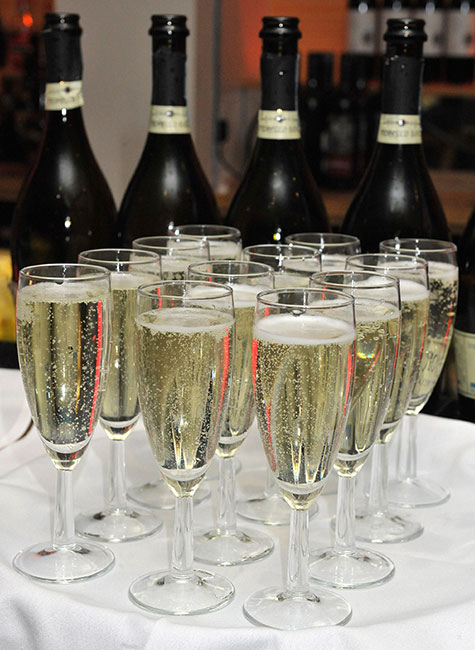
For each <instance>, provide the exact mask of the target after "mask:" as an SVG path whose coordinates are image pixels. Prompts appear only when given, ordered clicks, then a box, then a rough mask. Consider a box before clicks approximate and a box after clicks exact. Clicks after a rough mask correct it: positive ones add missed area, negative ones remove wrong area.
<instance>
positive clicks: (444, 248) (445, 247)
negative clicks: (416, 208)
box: [379, 237, 457, 253]
mask: <svg viewBox="0 0 475 650" xmlns="http://www.w3.org/2000/svg"><path fill="white" fill-rule="evenodd" d="M390 242H395V244H397V243H398V242H399V243H401V247H396V246H395V247H394V248H390ZM404 242H405V243H406V244H407V243H409V242H413V243H414V244H415V246H417V244H422V245H423V246H425V245H427V246H428V248H425V247H423V248H421V249H419V250H420V251H421V252H423V253H443V252H451V253H456V252H457V245H456V244H454V243H453V242H450V241H447V240H445V239H432V238H429V237H402V238H401V239H395V238H391V239H383V241H381V242H380V243H379V245H380V246H387V247H388V248H389V249H390V250H400V251H403V252H404V253H405V252H406V251H408V252H413V251H414V252H415V251H417V250H418V249H417V248H405V247H404V246H402V244H403V243H404ZM434 244H438V246H434V247H433V248H432V246H433V245H434Z"/></svg>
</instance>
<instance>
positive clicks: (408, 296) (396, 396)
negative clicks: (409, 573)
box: [346, 253, 429, 543]
mask: <svg viewBox="0 0 475 650" xmlns="http://www.w3.org/2000/svg"><path fill="white" fill-rule="evenodd" d="M346 265H347V268H348V269H357V270H366V271H375V272H377V273H383V274H385V275H391V276H395V277H397V278H398V279H399V289H400V296H401V335H400V340H399V349H398V358H397V361H396V367H395V371H394V381H393V385H392V389H391V396H390V399H389V408H388V410H387V412H386V417H385V419H384V423H383V425H382V427H381V429H380V432H379V437H378V439H377V441H376V444H375V446H374V447H373V452H372V459H371V478H370V487H369V497H368V503H367V507H366V509H365V511H364V512H357V515H356V537H357V539H360V540H364V541H369V542H378V543H391V542H394V543H397V542H407V541H409V540H411V539H415V538H416V537H419V535H421V534H422V531H423V527H422V524H420V523H419V522H418V521H414V520H413V519H411V518H409V517H402V516H400V515H399V514H396V513H394V512H393V511H391V510H390V508H389V506H388V499H387V488H388V458H387V446H388V443H389V441H390V440H391V439H392V437H393V435H394V432H395V431H396V429H397V428H398V426H399V423H400V421H401V419H402V417H403V415H404V412H405V411H406V408H407V405H408V403H409V399H410V397H411V394H412V390H413V388H414V383H415V381H416V377H417V371H418V369H419V363H420V359H421V355H422V349H423V345H424V337H425V333H426V327H427V318H428V314H429V291H428V286H429V283H428V275H427V262H425V261H424V260H422V259H421V258H418V257H415V256H410V255H393V254H390V253H379V254H362V255H354V256H351V257H349V258H348V259H347V260H346Z"/></svg>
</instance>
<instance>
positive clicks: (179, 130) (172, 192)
mask: <svg viewBox="0 0 475 650" xmlns="http://www.w3.org/2000/svg"><path fill="white" fill-rule="evenodd" d="M149 34H150V35H151V36H152V51H153V58H152V61H153V85H152V106H151V110H150V120H149V127H148V135H147V140H146V142H145V147H144V150H143V152H142V156H141V158H140V160H139V163H138V165H137V168H136V170H135V172H134V174H133V176H132V179H131V181H130V183H129V185H128V187H127V190H126V192H125V195H124V198H123V200H122V204H121V206H120V209H119V218H118V221H119V237H120V238H121V240H122V242H123V244H124V245H130V243H131V242H132V240H134V239H136V238H137V237H145V236H149V235H167V234H170V233H171V232H173V228H174V226H175V225H177V224H180V225H183V224H188V223H219V216H218V208H217V204H216V199H215V197H214V194H213V190H212V189H211V186H210V184H209V182H208V180H207V178H206V176H205V174H204V171H203V169H202V167H201V164H200V162H199V160H198V157H197V155H196V151H195V147H194V144H193V141H192V139H191V135H190V125H189V121H188V114H187V108H186V94H185V65H186V37H187V36H188V34H189V31H188V28H187V26H186V16H178V15H175V14H166V15H155V16H152V27H151V28H150V31H149Z"/></svg>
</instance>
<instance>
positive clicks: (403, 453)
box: [396, 414, 417, 481]
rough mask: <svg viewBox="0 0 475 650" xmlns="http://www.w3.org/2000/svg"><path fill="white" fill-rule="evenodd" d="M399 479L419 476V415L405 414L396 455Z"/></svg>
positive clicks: (399, 432)
mask: <svg viewBox="0 0 475 650" xmlns="http://www.w3.org/2000/svg"><path fill="white" fill-rule="evenodd" d="M396 476H397V478H398V481H406V480H410V479H415V478H416V476H417V415H415V414H414V415H405V416H404V418H403V421H402V426H401V430H400V431H398V447H397V456H396Z"/></svg>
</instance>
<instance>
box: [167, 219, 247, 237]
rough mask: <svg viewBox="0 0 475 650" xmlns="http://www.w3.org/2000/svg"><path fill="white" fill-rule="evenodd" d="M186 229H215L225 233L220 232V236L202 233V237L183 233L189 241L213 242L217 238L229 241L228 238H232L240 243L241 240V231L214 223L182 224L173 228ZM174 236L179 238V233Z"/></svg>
mask: <svg viewBox="0 0 475 650" xmlns="http://www.w3.org/2000/svg"><path fill="white" fill-rule="evenodd" d="M188 227H190V228H200V227H202V228H217V229H219V228H222V229H223V230H224V231H225V232H222V233H221V234H216V235H213V234H209V233H203V234H202V235H199V234H196V235H191V234H189V233H186V232H185V233H184V236H185V237H189V238H190V239H200V240H202V239H204V240H207V239H211V240H214V239H218V238H219V239H223V238H226V239H229V238H232V237H237V238H238V239H239V241H241V239H242V235H241V231H240V230H239V229H238V228H234V226H225V225H224V224H216V223H184V224H182V225H181V226H180V225H178V226H175V228H176V229H177V230H180V228H188ZM175 236H178V237H179V236H180V233H178V235H176V234H175Z"/></svg>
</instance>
